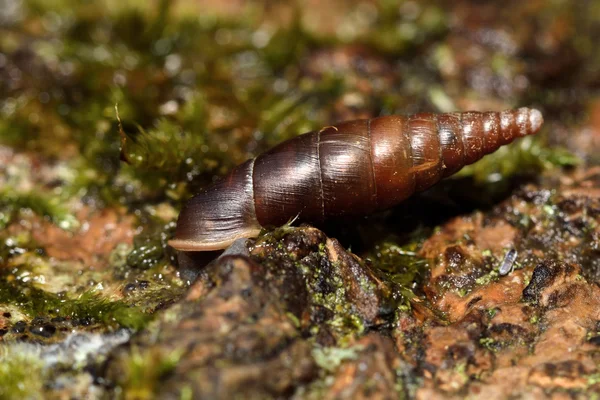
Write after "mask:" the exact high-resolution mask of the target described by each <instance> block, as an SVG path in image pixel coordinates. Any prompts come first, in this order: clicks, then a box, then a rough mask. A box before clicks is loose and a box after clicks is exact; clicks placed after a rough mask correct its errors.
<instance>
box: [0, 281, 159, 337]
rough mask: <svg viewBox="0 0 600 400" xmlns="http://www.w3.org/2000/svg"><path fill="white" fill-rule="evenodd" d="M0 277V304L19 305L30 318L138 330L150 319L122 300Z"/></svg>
mask: <svg viewBox="0 0 600 400" xmlns="http://www.w3.org/2000/svg"><path fill="white" fill-rule="evenodd" d="M11 276H12V275H4V276H2V277H0V303H5V304H13V305H16V306H18V308H19V309H20V311H21V312H23V313H24V314H26V315H28V316H29V317H30V318H32V319H33V318H34V317H38V316H47V317H52V318H54V317H62V318H67V319H70V320H71V321H73V322H74V323H76V324H78V323H79V322H82V321H85V323H86V324H92V323H99V324H103V325H105V326H109V327H116V326H122V327H127V328H132V329H141V328H142V327H143V326H145V324H146V323H147V322H148V320H149V316H148V315H147V314H144V313H142V312H141V311H140V310H139V309H137V308H132V307H130V306H129V305H127V304H126V303H124V302H122V301H111V300H108V299H106V298H103V297H101V296H100V295H98V294H96V293H93V292H84V293H83V294H81V295H79V296H78V297H77V298H69V297H67V295H65V294H54V293H50V292H46V291H44V290H41V289H38V288H36V287H34V286H32V285H30V284H27V283H24V282H21V281H19V280H15V279H14V278H11Z"/></svg>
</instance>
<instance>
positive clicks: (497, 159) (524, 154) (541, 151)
mask: <svg viewBox="0 0 600 400" xmlns="http://www.w3.org/2000/svg"><path fill="white" fill-rule="evenodd" d="M579 163H580V160H579V159H578V158H577V157H576V156H575V155H574V154H572V153H570V152H569V151H567V150H566V149H564V148H562V147H557V146H555V147H548V146H547V145H546V144H545V142H544V138H542V137H538V136H535V137H534V136H527V137H525V138H523V139H520V140H519V141H517V142H516V143H513V144H511V145H509V146H503V147H501V148H499V149H498V150H496V151H495V152H494V153H492V154H489V155H487V156H485V157H484V158H483V159H481V160H479V161H478V162H476V163H475V164H472V165H469V166H467V167H465V168H463V169H462V170H461V171H460V172H459V173H458V174H455V175H454V177H455V178H461V177H473V179H474V180H475V183H476V184H479V185H482V186H483V185H485V186H489V187H495V188H497V187H503V186H504V187H506V185H507V184H508V182H509V179H510V178H511V177H514V176H515V175H518V174H522V173H523V171H527V173H528V174H537V173H539V172H540V171H542V170H544V169H551V168H556V167H571V166H575V165H578V164H579Z"/></svg>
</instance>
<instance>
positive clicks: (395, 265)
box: [366, 228, 429, 308]
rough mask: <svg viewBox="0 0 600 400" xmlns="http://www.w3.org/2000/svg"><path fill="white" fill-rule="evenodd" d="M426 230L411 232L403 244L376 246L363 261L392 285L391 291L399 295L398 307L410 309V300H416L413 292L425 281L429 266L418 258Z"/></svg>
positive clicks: (387, 242) (389, 242) (386, 242)
mask: <svg viewBox="0 0 600 400" xmlns="http://www.w3.org/2000/svg"><path fill="white" fill-rule="evenodd" d="M426 232H429V230H428V229H421V228H419V229H417V230H415V231H414V232H412V234H411V236H410V238H409V240H408V242H407V243H405V244H403V245H402V244H398V243H399V242H400V243H401V242H402V241H400V240H398V239H397V238H394V237H391V238H388V239H384V240H383V241H381V242H379V243H377V244H375V246H374V247H373V250H372V251H370V252H369V253H368V254H367V255H366V258H367V260H369V261H370V263H371V265H372V267H373V268H374V269H375V270H376V271H379V272H380V273H382V274H383V275H384V277H385V278H386V280H387V281H389V282H392V283H393V284H395V286H394V290H395V292H396V293H397V294H398V295H399V299H398V301H397V306H398V307H405V308H408V307H410V300H411V299H413V298H414V297H415V293H414V288H417V287H420V284H421V282H422V281H423V279H424V278H425V276H426V274H427V272H428V270H429V264H428V262H427V260H426V259H424V258H422V257H420V256H419V255H418V250H419V249H420V247H421V245H422V243H423V240H424V239H425V238H426V237H427V233H426Z"/></svg>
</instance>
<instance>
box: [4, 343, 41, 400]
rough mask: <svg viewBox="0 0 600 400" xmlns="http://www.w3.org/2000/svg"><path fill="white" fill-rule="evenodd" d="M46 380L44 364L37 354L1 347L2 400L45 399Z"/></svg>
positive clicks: (17, 348) (16, 348)
mask: <svg viewBox="0 0 600 400" xmlns="http://www.w3.org/2000/svg"><path fill="white" fill-rule="evenodd" d="M45 378H46V372H45V371H44V368H43V362H42V361H41V360H40V358H39V357H38V356H37V355H36V354H34V353H30V352H22V351H20V349H19V347H8V346H0V398H1V399H6V400H10V399H43V398H45V393H46V392H45V388H44V380H45Z"/></svg>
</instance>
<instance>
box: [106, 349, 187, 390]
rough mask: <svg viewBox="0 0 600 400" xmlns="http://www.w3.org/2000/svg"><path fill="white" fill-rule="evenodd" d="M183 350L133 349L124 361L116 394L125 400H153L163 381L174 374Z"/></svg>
mask: <svg viewBox="0 0 600 400" xmlns="http://www.w3.org/2000/svg"><path fill="white" fill-rule="evenodd" d="M183 354H184V352H183V351H182V350H163V349H159V348H156V347H150V348H147V349H142V348H139V347H136V346H134V347H132V348H131V351H130V352H129V353H128V355H127V357H126V358H125V359H124V360H123V365H122V368H123V374H121V375H120V376H119V381H118V382H117V385H118V386H117V388H116V392H117V393H118V394H119V395H120V396H119V397H121V396H122V398H123V399H138V400H141V399H153V398H155V397H156V395H157V394H158V392H159V389H160V383H161V380H162V379H164V378H165V377H166V376H167V375H169V374H170V373H172V372H173V371H174V370H175V368H176V367H177V363H178V362H179V359H180V358H181V356H182V355H183Z"/></svg>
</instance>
